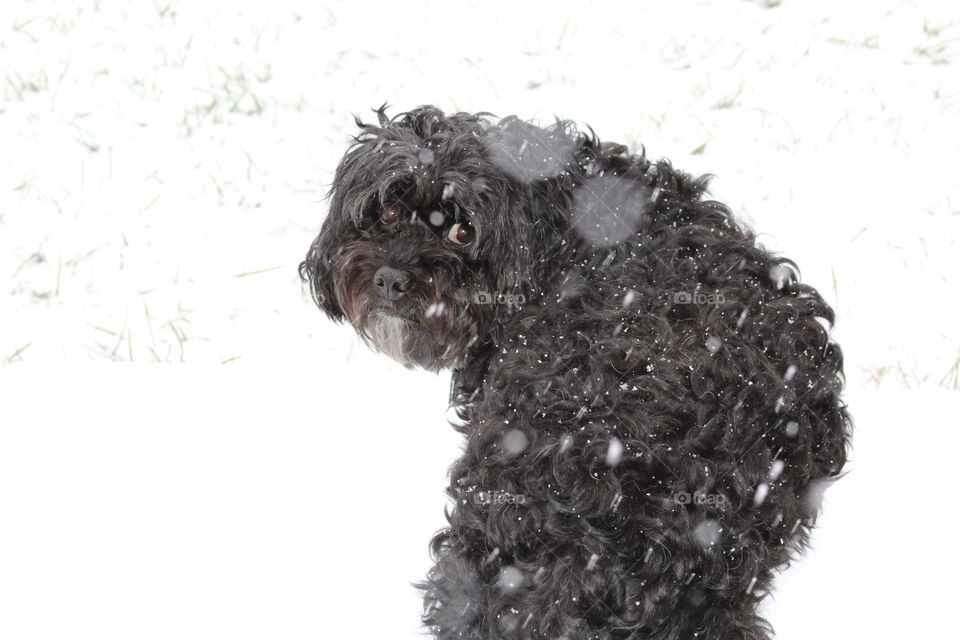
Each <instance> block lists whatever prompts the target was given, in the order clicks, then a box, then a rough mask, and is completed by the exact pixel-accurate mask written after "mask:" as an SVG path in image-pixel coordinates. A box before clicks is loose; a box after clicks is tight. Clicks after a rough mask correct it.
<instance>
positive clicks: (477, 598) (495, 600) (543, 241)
mask: <svg viewBox="0 0 960 640" xmlns="http://www.w3.org/2000/svg"><path fill="white" fill-rule="evenodd" d="M377 113H378V116H379V123H378V124H376V125H373V124H363V123H361V122H360V121H359V120H358V122H357V124H358V125H359V126H360V128H361V133H360V134H359V135H358V136H357V138H356V139H355V143H354V144H353V146H352V147H351V148H350V150H349V151H348V152H347V154H346V156H345V157H344V158H343V160H342V162H341V163H340V166H339V168H338V169H337V173H336V177H335V181H334V185H333V189H332V200H331V207H330V214H329V216H328V217H327V219H326V221H325V222H324V224H323V228H322V229H321V231H320V234H319V236H318V237H317V239H316V240H315V241H314V243H313V245H312V246H311V248H310V251H309V253H308V255H307V258H306V260H305V261H304V262H303V264H302V265H301V276H302V277H303V278H304V280H306V281H307V282H308V283H309V284H310V287H311V290H312V292H313V295H314V297H315V299H316V301H317V303H318V304H319V306H320V307H321V309H323V310H324V311H325V312H326V313H327V315H329V316H330V317H331V318H333V319H335V320H342V319H343V318H346V319H348V320H349V321H350V322H351V323H352V324H353V325H354V327H356V329H357V330H358V331H359V332H360V334H361V335H362V336H363V337H364V339H366V340H367V341H368V342H370V343H371V345H372V346H374V347H375V348H377V349H381V350H383V351H386V352H388V353H389V354H390V355H392V356H393V357H395V358H397V359H398V360H399V361H401V362H403V363H404V364H407V365H418V366H421V367H425V368H427V369H431V370H438V369H442V368H453V369H454V379H455V384H456V389H455V390H456V393H455V394H454V400H455V403H456V405H457V409H458V411H459V413H460V417H461V418H462V422H460V423H458V424H457V425H456V426H457V427H458V428H459V429H461V430H462V432H463V434H464V435H465V438H466V442H465V447H464V454H463V457H462V458H460V460H458V461H457V462H456V464H455V465H454V466H453V468H452V471H451V482H450V487H449V489H448V492H449V495H450V496H451V498H452V500H453V505H452V509H451V510H450V511H449V513H448V519H449V523H450V526H449V527H448V528H446V529H444V530H443V531H441V532H439V533H438V534H437V535H436V537H435V538H434V540H433V543H432V550H433V553H434V555H435V558H436V565H435V567H434V568H433V569H432V570H431V572H430V574H429V576H428V578H427V580H426V581H425V582H424V583H423V584H422V585H421V587H422V589H423V591H424V595H425V610H424V621H425V623H426V624H427V625H428V627H429V628H430V629H431V631H432V632H433V633H434V634H435V635H436V637H437V638H441V639H448V638H462V639H465V640H466V639H481V638H483V639H487V638H570V639H574V638H576V639H580V638H594V639H597V640H600V639H603V640H606V639H626V638H636V639H640V638H651V639H657V640H690V639H692V638H706V639H733V638H738V639H750V640H757V639H761V638H768V637H769V635H770V629H769V626H768V625H767V623H766V622H765V621H764V620H762V619H761V618H760V617H759V616H758V615H757V604H758V602H759V601H760V600H761V598H762V597H763V596H764V595H765V594H767V593H768V592H769V590H770V587H771V580H772V577H773V573H774V571H775V570H777V569H779V568H782V567H784V566H785V565H787V564H788V563H789V561H790V559H791V558H792V557H794V556H795V555H796V554H797V553H798V552H800V551H801V550H802V549H803V547H804V545H805V543H806V541H807V539H808V536H809V533H810V530H811V527H812V526H813V524H814V521H815V519H816V516H817V512H818V495H819V494H820V492H821V491H822V490H823V488H824V486H825V484H826V483H827V482H828V481H830V480H831V479H834V478H836V477H837V476H838V475H839V474H840V472H841V469H842V467H843V465H844V463H845V460H846V449H847V441H848V436H849V429H850V420H849V417H848V414H847V411H846V409H845V406H844V404H843V402H842V401H841V399H840V393H841V387H842V383H843V374H842V356H841V352H840V349H839V347H837V345H836V344H834V343H833V342H832V341H831V340H830V338H829V335H828V328H829V327H830V326H832V323H833V312H832V310H831V309H830V307H829V306H828V305H827V304H826V303H825V302H824V300H823V298H821V296H820V295H819V294H818V293H817V292H816V291H815V290H813V289H812V288H811V287H809V286H807V285H804V284H801V283H800V282H799V279H798V274H797V270H796V268H795V266H794V264H793V263H792V262H790V261H789V260H787V259H784V258H780V257H776V256H773V255H771V254H770V253H769V252H767V251H765V250H764V249H763V248H762V247H760V246H758V245H757V244H756V242H755V238H754V235H753V234H752V233H751V232H750V231H748V230H747V229H745V228H744V227H743V226H741V225H740V224H738V223H737V222H736V221H735V220H734V219H733V218H732V217H731V213H730V211H729V209H727V208H726V207H725V206H724V205H722V204H720V203H718V202H714V201H711V200H708V199H705V198H704V195H705V191H706V187H707V179H706V178H694V177H691V176H689V175H687V174H684V173H681V172H679V171H676V170H675V169H673V168H672V167H671V166H670V164H669V163H668V162H666V161H662V160H661V161H659V162H650V161H648V160H647V159H646V157H645V156H644V154H642V153H641V154H631V153H629V152H628V150H627V148H626V147H625V146H623V145H620V144H612V143H602V142H600V141H599V140H598V139H597V137H596V136H595V135H594V134H593V133H592V131H591V132H590V133H589V134H586V133H583V132H580V131H578V130H577V129H576V128H575V127H574V125H573V124H571V123H570V122H566V121H558V122H556V123H555V124H553V125H551V126H548V127H539V126H535V125H533V124H530V123H527V122H524V121H522V120H519V119H517V118H515V117H509V118H505V119H502V120H496V119H495V118H492V117H490V116H489V114H476V115H473V114H465V113H458V114H454V115H445V114H444V113H442V112H441V111H440V110H438V109H436V108H434V107H421V108H418V109H415V110H413V111H411V112H409V113H404V114H401V115H399V116H397V117H395V118H393V119H390V118H388V117H387V116H386V115H385V112H384V110H383V109H382V108H381V109H380V110H378V111H377ZM384 207H394V208H395V209H394V210H400V211H401V212H402V214H401V220H400V221H399V222H397V223H396V224H392V225H385V224H382V223H381V222H380V221H379V220H378V217H379V215H380V213H381V212H382V211H384ZM431 214H434V215H431ZM458 222H459V223H469V224H471V225H472V227H473V229H474V231H475V234H476V237H475V238H474V239H473V241H472V242H471V243H469V244H467V245H465V246H459V245H457V244H455V243H453V242H451V241H450V239H449V235H450V234H449V230H450V228H451V227H452V226H453V225H454V224H456V223H458ZM384 265H387V266H390V267H394V268H396V269H400V270H402V271H403V272H405V273H406V274H408V275H409V277H410V282H409V285H408V286H409V288H408V290H407V291H406V292H405V294H404V295H403V296H402V297H400V298H399V299H396V300H387V299H384V298H382V297H380V296H378V295H376V293H375V291H374V290H375V288H376V287H377V286H378V285H376V284H375V283H374V280H375V273H376V272H377V269H379V268H380V267H381V266H384ZM380 284H381V285H382V283H380Z"/></svg>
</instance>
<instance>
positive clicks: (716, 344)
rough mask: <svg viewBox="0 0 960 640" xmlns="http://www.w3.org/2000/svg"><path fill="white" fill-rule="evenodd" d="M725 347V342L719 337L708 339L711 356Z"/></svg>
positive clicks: (708, 349)
mask: <svg viewBox="0 0 960 640" xmlns="http://www.w3.org/2000/svg"><path fill="white" fill-rule="evenodd" d="M722 346H723V341H722V340H720V338H718V337H717V336H710V337H709V338H707V351H709V352H710V353H711V354H716V353H717V352H718V351H720V347H722Z"/></svg>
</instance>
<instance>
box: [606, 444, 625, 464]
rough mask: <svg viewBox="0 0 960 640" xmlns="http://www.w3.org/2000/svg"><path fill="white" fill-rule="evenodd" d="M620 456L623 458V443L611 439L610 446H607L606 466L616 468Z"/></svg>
mask: <svg viewBox="0 0 960 640" xmlns="http://www.w3.org/2000/svg"><path fill="white" fill-rule="evenodd" d="M621 456H623V443H622V442H620V441H619V440H618V439H617V438H611V439H610V444H609V445H608V446H607V466H608V467H615V466H617V464H618V463H619V462H620V458H621Z"/></svg>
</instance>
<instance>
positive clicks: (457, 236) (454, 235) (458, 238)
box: [447, 222, 477, 245]
mask: <svg viewBox="0 0 960 640" xmlns="http://www.w3.org/2000/svg"><path fill="white" fill-rule="evenodd" d="M476 235H477V234H476V232H475V231H474V230H473V227H471V226H470V223H469V222H458V223H457V224H455V225H453V226H452V227H450V231H449V232H448V233H447V237H448V238H449V239H450V242H452V243H454V244H459V245H464V244H470V243H471V242H473V238H474V236H476Z"/></svg>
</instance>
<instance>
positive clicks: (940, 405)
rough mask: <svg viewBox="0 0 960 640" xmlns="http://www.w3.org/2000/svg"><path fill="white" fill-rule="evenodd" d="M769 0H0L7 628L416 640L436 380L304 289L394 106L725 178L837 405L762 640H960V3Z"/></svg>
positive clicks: (0, 415) (1, 595)
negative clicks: (808, 547) (842, 378)
mask: <svg viewBox="0 0 960 640" xmlns="http://www.w3.org/2000/svg"><path fill="white" fill-rule="evenodd" d="M769 4H770V3H763V2H761V3H757V2H748V1H735V0H730V1H724V2H719V1H717V2H685V3H663V2H657V3H645V2H634V3H604V4H598V5H592V4H591V3H588V2H577V3H564V2H554V3H550V4H549V5H546V4H544V5H541V6H536V5H535V3H527V4H521V3H517V2H512V3H497V2H484V3H461V4H455V3H417V2H405V3H400V2H392V3H389V4H383V5H379V4H368V5H364V6H362V7H361V6H360V5H359V4H357V3H347V2H342V3H338V2H328V3H316V2H306V1H304V2H292V1H287V0H282V1H274V2H269V3H259V2H258V3H245V2H239V3H238V2H230V3H219V2H216V3H214V2H208V3H200V2H194V3H187V2H165V1H162V0H158V1H156V2H153V1H143V2H134V1H130V2H117V1H110V0H101V1H100V2H95V1H93V0H91V1H89V2H78V1H77V2H55V1H43V2H16V1H13V2H11V1H7V2H4V3H3V4H2V6H0V284H2V285H3V286H2V287H0V409H2V410H0V638H4V639H6V638H13V639H18V638H73V637H96V638H131V637H136V638H139V637H145V638H147V637H149V638H152V637H157V638H160V637H172V636H175V637H198V638H216V637H229V638H237V637H256V638H267V637H270V638H273V637H284V638H316V637H360V638H367V637H370V638H373V637H385V636H389V637H410V638H412V637H419V636H417V634H418V633H419V631H418V628H417V623H418V618H417V616H418V613H419V604H418V601H417V597H416V593H415V592H414V590H413V589H412V588H411V587H410V586H409V583H410V582H413V581H416V580H418V579H420V577H421V576H422V574H423V572H424V571H425V569H426V568H427V566H428V557H427V547H426V545H427V542H428V540H429V538H430V536H431V535H432V533H433V532H434V531H435V530H436V529H437V528H439V527H440V526H442V524H443V515H442V509H443V505H444V496H443V486H444V485H445V475H444V474H445V471H446V468H447V467H448V466H449V464H450V463H451V462H452V461H453V459H454V457H455V456H456V455H457V451H458V446H459V440H458V438H459V437H458V436H456V434H455V433H454V432H453V431H452V430H451V429H450V428H449V427H448V426H447V425H446V423H445V421H444V417H443V416H444V409H445V401H446V391H447V389H446V386H447V378H446V377H445V376H440V377H437V376H432V375H429V374H424V373H422V372H410V371H404V370H402V369H400V368H398V367H397V366H395V365H392V364H391V363H389V362H387V361H386V360H385V359H384V358H381V357H377V356H374V355H372V354H368V353H366V352H365V351H364V350H363V348H362V347H360V346H359V345H358V344H357V342H356V340H355V339H354V338H353V337H352V336H351V334H350V332H349V331H348V330H346V329H345V328H343V327H336V326H333V325H331V324H329V323H327V322H326V321H325V320H323V318H322V316H321V314H320V313H319V312H318V311H316V309H314V308H313V307H312V306H311V303H310V302H309V300H308V299H307V297H306V296H305V295H304V294H303V292H302V290H301V288H300V285H299V283H298V282H297V279H296V273H295V270H296V264H297V263H298V262H299V260H300V259H301V258H302V256H303V254H304V252H305V250H306V247H307V245H308V244H309V242H310V240H311V239H312V237H313V236H314V235H315V233H316V231H317V229H318V228H319V223H320V221H321V220H322V217H323V215H324V214H325V204H324V202H323V195H324V193H325V191H326V188H327V186H328V184H329V181H330V178H331V172H332V169H333V167H334V166H335V163H336V161H337V159H338V158H339V156H340V155H341V154H342V152H343V150H344V148H345V145H346V143H347V141H348V136H349V135H350V133H352V127H351V117H352V115H351V114H352V113H353V112H355V113H358V114H361V115H362V116H363V117H367V118H369V117H370V114H369V111H368V109H369V108H370V107H375V106H379V105H380V104H381V103H382V102H384V101H387V102H389V103H390V104H392V105H395V107H396V108H397V109H403V108H410V107H413V106H416V105H418V104H422V103H434V104H437V105H438V106H440V107H442V108H444V109H447V110H457V109H463V110H468V111H479V110H486V111H492V112H495V113H497V114H498V115H507V114H510V113H516V114H519V115H521V116H523V117H538V118H541V119H543V120H549V119H550V118H552V117H553V115H554V114H556V115H560V116H563V117H568V118H572V119H575V120H577V121H579V122H584V123H589V124H591V125H592V126H593V127H594V128H595V129H596V130H597V132H598V133H599V134H600V136H601V138H603V139H609V140H619V141H624V142H627V143H629V144H630V145H631V146H633V147H634V148H638V147H639V145H641V144H642V145H644V146H645V147H646V149H647V152H648V154H649V155H650V156H652V157H660V156H666V157H669V158H671V159H672V160H673V162H674V163H675V165H676V166H678V167H681V168H683V169H686V170H688V171H691V172H695V173H702V172H709V173H713V174H715V175H716V176H717V178H716V179H715V181H714V183H713V189H712V191H713V195H714V196H715V197H717V198H718V199H721V200H724V201H725V202H727V203H729V204H730V206H731V207H732V208H733V209H734V210H735V212H736V213H737V214H738V215H739V216H740V217H741V218H742V219H744V220H746V221H747V222H749V223H750V224H751V225H752V226H753V227H754V228H755V229H757V230H758V231H760V232H761V234H762V235H761V240H762V242H763V243H764V244H766V245H767V246H770V247H772V248H775V249H777V250H781V251H783V252H784V253H786V254H788V255H790V256H791V257H793V258H795V259H796V260H797V262H798V263H799V264H800V266H801V269H802V272H803V276H804V280H806V281H807V282H810V283H811V284H813V285H814V286H816V287H818V288H819V289H820V290H821V291H823V292H824V294H825V295H826V297H827V299H828V300H829V301H830V302H831V303H832V304H833V305H834V306H835V307H836V309H837V310H838V315H839V323H838V327H837V331H836V337H837V339H838V340H839V341H840V342H841V344H842V345H843V347H844V349H845V353H846V369H847V374H848V378H849V382H850V385H849V389H850V391H849V394H848V400H849V403H850V405H851V408H852V411H853V414H854V417H855V419H856V421H857V433H856V436H855V449H854V452H853V456H852V464H851V465H850V474H849V476H848V477H846V478H845V479H844V480H843V481H842V482H840V483H838V484H837V485H836V486H835V487H833V488H832V489H831V490H830V492H829V493H828V494H827V499H826V501H825V513H824V516H823V518H822V521H821V524H822V526H821V528H820V530H819V531H818V532H817V534H816V536H815V539H814V542H815V549H814V551H813V552H812V553H811V554H809V555H808V556H807V558H806V559H804V560H803V561H801V562H800V563H799V564H798V565H797V566H795V567H794V568H792V569H790V570H789V571H787V572H786V573H785V574H784V575H783V576H782V577H781V580H780V582H779V588H778V590H777V592H776V594H775V598H774V599H773V600H772V601H771V602H770V603H769V606H768V608H767V609H768V614H769V617H770V619H771V621H772V622H773V624H774V626H775V627H776V629H777V631H778V637H779V638H809V637H818V638H844V639H846V638H852V637H880V638H883V637H890V638H894V637H897V638H900V637H955V636H956V635H957V634H958V625H957V624H956V623H955V622H954V615H953V610H952V608H951V607H952V606H953V600H954V598H955V594H956V588H955V577H956V574H957V569H958V568H960V567H958V561H957V560H956V559H955V552H954V549H955V547H954V545H955V542H954V541H955V540H956V537H957V524H958V518H957V515H956V514H957V495H956V491H955V486H956V485H955V482H954V474H953V465H954V462H955V451H956V446H957V444H958V439H960V436H958V435H957V426H958V424H957V422H958V420H957V409H958V403H957V397H958V396H957V388H958V386H960V380H958V371H957V363H958V358H960V339H958V334H957V332H956V329H955V328H956V326H958V324H960V322H958V320H960V318H958V315H960V304H958V296H957V287H956V276H957V272H958V267H960V258H958V257H957V246H956V245H957V237H958V233H957V231H958V226H960V188H958V187H960V171H958V160H960V136H958V132H960V73H958V70H957V64H958V61H960V9H957V8H956V6H955V3H949V2H942V3H941V2H922V3H921V2H889V1H881V2H872V3H869V5H868V4H866V3H859V2H846V3H840V2H819V1H807V2H799V1H797V0H785V1H784V2H783V3H781V4H779V5H776V6H768V5H769ZM158 362H159V363H162V364H157V363H158Z"/></svg>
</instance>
